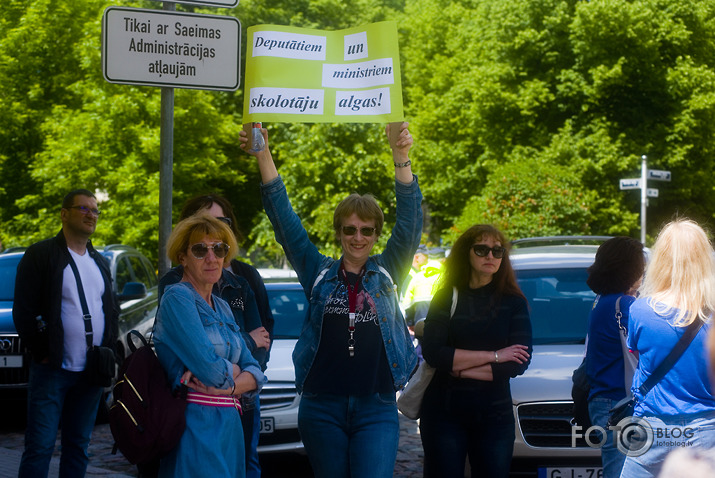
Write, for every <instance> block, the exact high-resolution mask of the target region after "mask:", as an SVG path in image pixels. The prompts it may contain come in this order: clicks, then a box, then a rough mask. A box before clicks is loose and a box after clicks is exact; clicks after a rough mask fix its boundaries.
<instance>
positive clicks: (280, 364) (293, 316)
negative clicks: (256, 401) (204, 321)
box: [258, 269, 308, 453]
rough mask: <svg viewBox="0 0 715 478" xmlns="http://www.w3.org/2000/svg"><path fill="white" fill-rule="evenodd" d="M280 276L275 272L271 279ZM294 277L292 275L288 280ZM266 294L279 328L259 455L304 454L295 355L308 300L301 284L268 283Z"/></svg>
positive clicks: (263, 403) (263, 402)
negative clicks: (277, 453)
mask: <svg viewBox="0 0 715 478" xmlns="http://www.w3.org/2000/svg"><path fill="white" fill-rule="evenodd" d="M260 272H261V275H264V273H265V272H264V270H263V269H261V270H260ZM290 272H292V271H290ZM276 274H277V273H276ZM276 274H273V273H272V274H271V277H275V275H276ZM293 274H295V273H293ZM278 275H280V274H278ZM294 277H295V275H293V276H289V277H288V279H291V278H294ZM266 291H267V292H268V302H269V304H270V307H271V312H272V313H273V318H274V320H275V325H274V326H273V345H272V346H271V355H270V359H269V360H268V368H267V369H266V372H265V374H266V377H267V378H268V382H267V383H266V384H265V385H264V386H263V390H261V395H260V400H261V430H260V435H259V439H258V453H272V452H303V442H302V441H301V439H300V434H299V433H298V404H299V403H300V396H299V395H298V393H297V392H296V389H295V370H294V368H293V358H292V354H293V349H294V348H295V344H296V342H297V341H298V336H299V335H300V331H301V329H302V327H303V322H304V321H305V315H306V313H307V311H308V300H307V299H306V297H305V292H303V287H302V286H301V285H300V283H299V282H288V281H286V280H285V279H283V282H272V281H271V280H266Z"/></svg>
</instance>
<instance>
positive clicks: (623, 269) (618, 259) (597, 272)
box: [586, 236, 645, 295]
mask: <svg viewBox="0 0 715 478" xmlns="http://www.w3.org/2000/svg"><path fill="white" fill-rule="evenodd" d="M644 269H645V256H644V255H643V244H641V243H640V241H638V240H636V239H633V238H632V237H625V236H618V237H614V238H611V239H609V240H607V241H606V242H604V243H603V244H601V246H600V247H599V248H598V251H597V252H596V260H595V261H594V262H593V265H591V267H589V268H588V269H587V270H588V279H586V283H587V284H588V286H589V287H590V288H591V290H592V291H594V292H595V293H596V294H601V295H606V294H624V293H626V292H628V291H629V290H630V289H631V287H633V284H635V283H636V281H637V280H638V279H639V278H640V277H641V276H642V275H643V270H644Z"/></svg>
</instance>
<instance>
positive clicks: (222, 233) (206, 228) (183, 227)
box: [166, 213, 238, 265]
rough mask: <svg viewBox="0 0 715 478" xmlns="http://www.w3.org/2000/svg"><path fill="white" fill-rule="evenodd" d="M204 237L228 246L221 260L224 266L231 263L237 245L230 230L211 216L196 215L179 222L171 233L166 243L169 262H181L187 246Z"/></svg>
mask: <svg viewBox="0 0 715 478" xmlns="http://www.w3.org/2000/svg"><path fill="white" fill-rule="evenodd" d="M204 236H210V237H213V238H215V239H219V240H220V241H222V242H225V243H226V244H228V247H229V249H228V254H226V257H224V258H223V263H224V265H226V264H228V263H229V262H231V259H233V258H234V257H236V254H238V243H237V242H236V237H235V236H234V235H233V231H231V228H230V227H228V225H227V224H226V223H224V222H222V221H219V220H218V219H216V218H215V217H213V216H210V215H208V214H204V213H198V214H194V215H193V216H190V217H187V218H186V219H184V220H182V221H179V223H178V224H177V225H176V227H174V230H173V231H172V232H171V235H170V236H169V239H168V241H167V242H166V249H167V254H168V256H169V259H171V262H173V263H175V264H178V263H179V262H181V257H182V256H183V255H184V254H186V253H187V251H188V250H189V246H191V245H193V244H194V243H195V242H198V241H200V240H201V239H203V238H204Z"/></svg>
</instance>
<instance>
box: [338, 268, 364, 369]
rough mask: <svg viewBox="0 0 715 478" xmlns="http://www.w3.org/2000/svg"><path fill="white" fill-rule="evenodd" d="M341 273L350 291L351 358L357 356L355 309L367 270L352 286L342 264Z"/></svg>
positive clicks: (359, 275)
mask: <svg viewBox="0 0 715 478" xmlns="http://www.w3.org/2000/svg"><path fill="white" fill-rule="evenodd" d="M340 271H341V272H342V273H343V279H345V285H346V286H347V289H348V332H349V333H350V338H349V339H348V353H349V354H350V356H351V357H354V356H355V308H356V307H357V295H358V290H359V289H360V281H361V280H362V276H364V275H365V268H364V267H363V268H362V269H361V270H360V273H359V274H358V277H357V280H356V281H355V284H354V285H351V284H350V282H349V281H348V273H347V272H346V271H345V267H344V266H343V265H342V264H341V265H340Z"/></svg>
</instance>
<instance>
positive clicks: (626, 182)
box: [621, 178, 641, 189]
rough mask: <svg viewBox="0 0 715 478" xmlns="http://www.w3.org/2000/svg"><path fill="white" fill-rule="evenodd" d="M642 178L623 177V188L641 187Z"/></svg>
mask: <svg viewBox="0 0 715 478" xmlns="http://www.w3.org/2000/svg"><path fill="white" fill-rule="evenodd" d="M640 188H641V180H640V178H632V179H621V189H640Z"/></svg>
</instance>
